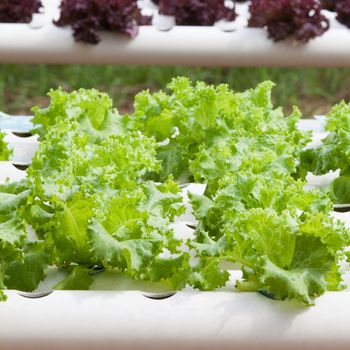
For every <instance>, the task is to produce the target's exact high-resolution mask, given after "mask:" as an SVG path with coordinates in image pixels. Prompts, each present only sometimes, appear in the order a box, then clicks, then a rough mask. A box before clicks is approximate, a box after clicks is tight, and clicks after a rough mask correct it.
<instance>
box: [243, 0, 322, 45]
mask: <svg viewBox="0 0 350 350" xmlns="http://www.w3.org/2000/svg"><path fill="white" fill-rule="evenodd" d="M321 9H322V6H321V3H320V2H319V1H317V0H252V1H251V4H250V6H249V11H250V14H251V17H250V19H249V26H250V27H259V28H267V31H268V33H269V37H271V38H272V39H274V40H275V41H280V40H283V39H285V38H287V37H289V36H294V37H295V38H296V40H298V41H301V42H304V43H305V42H308V41H309V40H310V39H313V38H315V37H317V36H320V35H322V34H323V33H324V32H326V31H327V30H328V29H329V21H328V19H327V18H326V17H325V16H324V15H323V14H322V13H321Z"/></svg>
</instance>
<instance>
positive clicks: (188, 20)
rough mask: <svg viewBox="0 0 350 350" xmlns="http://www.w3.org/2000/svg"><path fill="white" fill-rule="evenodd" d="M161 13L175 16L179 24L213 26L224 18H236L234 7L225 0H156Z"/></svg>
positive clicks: (229, 19)
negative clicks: (227, 5)
mask: <svg viewBox="0 0 350 350" xmlns="http://www.w3.org/2000/svg"><path fill="white" fill-rule="evenodd" d="M153 2H154V3H156V4H157V5H158V6H159V13H160V14H163V15H168V16H174V17H175V20H176V24H178V25H195V26H211V25H213V24H214V23H215V22H217V21H219V20H221V19H224V20H228V21H233V20H235V18H236V12H235V10H234V9H230V8H228V7H226V5H225V0H154V1H153Z"/></svg>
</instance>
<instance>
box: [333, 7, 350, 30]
mask: <svg viewBox="0 0 350 350" xmlns="http://www.w3.org/2000/svg"><path fill="white" fill-rule="evenodd" d="M335 11H336V12H337V20H338V21H339V22H340V23H342V24H345V25H346V26H347V27H349V28H350V0H338V1H337V3H336V5H335Z"/></svg>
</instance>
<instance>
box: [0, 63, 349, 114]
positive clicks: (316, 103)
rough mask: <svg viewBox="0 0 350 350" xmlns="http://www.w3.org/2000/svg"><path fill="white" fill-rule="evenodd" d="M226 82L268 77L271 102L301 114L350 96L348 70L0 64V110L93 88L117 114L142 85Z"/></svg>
mask: <svg viewBox="0 0 350 350" xmlns="http://www.w3.org/2000/svg"><path fill="white" fill-rule="evenodd" d="M178 75H184V76H188V77H190V78H191V79H192V80H203V81H206V82H209V83H215V84H219V83H227V84H229V85H230V87H231V88H232V89H234V90H237V91H241V90H245V89H248V88H251V87H254V86H255V85H256V84H258V83H259V82H261V81H263V80H267V79H270V80H272V81H274V82H275V83H276V84H277V86H276V88H275V90H274V95H273V99H274V103H275V105H276V106H277V105H281V106H283V107H284V109H285V111H286V113H288V112H289V111H290V110H291V108H292V106H293V105H297V106H299V107H300V108H301V110H302V112H303V114H304V116H305V117H311V116H312V115H314V114H324V113H327V112H328V111H329V109H330V107H331V106H332V105H333V104H335V103H337V102H339V101H340V100H342V99H345V100H350V69H349V68H330V69H328V68H327V69H315V68H310V69H296V68H295V69H283V68H200V67H196V68H193V67H159V66H154V67H145V66H111V65H110V66H90V65H87V66H78V65H68V66H49V65H0V110H2V111H4V112H7V113H10V114H28V113H29V112H30V109H31V107H32V106H34V105H39V106H41V107H44V106H45V105H47V104H48V99H47V97H46V93H47V92H48V91H49V90H50V89H51V88H57V87H58V86H62V87H63V88H64V89H65V90H68V91H70V90H73V89H78V88H81V87H83V88H97V89H99V90H101V91H105V92H107V93H109V94H110V95H111V96H112V98H113V100H114V104H115V107H117V108H118V109H119V110H120V111H121V112H123V113H124V112H130V111H132V103H133V102H132V101H133V96H134V95H135V94H136V93H138V92H139V91H141V90H143V89H151V90H158V89H164V88H165V86H166V84H167V83H168V82H169V81H170V80H171V78H172V77H174V76H178Z"/></svg>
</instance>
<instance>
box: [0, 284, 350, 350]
mask: <svg viewBox="0 0 350 350" xmlns="http://www.w3.org/2000/svg"><path fill="white" fill-rule="evenodd" d="M8 295H9V300H8V301H7V302H5V303H0V315H1V319H2V323H1V327H0V340H1V341H0V349H2V350H3V349H28V350H29V349H46V348H49V349H53V350H54V349H84V350H89V349H133V350H136V349H149V350H157V349H177V350H180V349H186V350H190V349H191V350H193V349H208V350H209V349H210V350H212V349H218V350H219V349H220V350H221V349H242V350H245V349H261V350H263V349H269V350H270V349H281V350H282V349H283V350H292V349H293V350H295V349H305V350H306V349H308V350H309V349H317V350H326V349H327V350H329V349H332V350H338V349H344V350H345V349H349V346H350V332H349V325H350V312H349V310H350V293H349V292H342V293H328V294H326V295H325V296H323V297H321V298H320V299H318V300H317V304H316V306H315V307H311V308H305V307H302V306H300V305H297V304H295V303H291V302H276V301H272V300H269V299H267V298H265V297H263V296H261V295H259V294H254V293H235V292H206V293H203V292H180V293H177V294H176V295H174V296H172V297H170V298H168V299H164V300H152V299H149V298H146V297H145V296H143V295H142V293H140V292H132V291H126V292H91V291H88V292H54V293H53V294H51V295H49V296H46V297H44V298H41V299H26V298H23V297H21V296H19V295H18V294H17V293H16V292H9V293H8Z"/></svg>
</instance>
